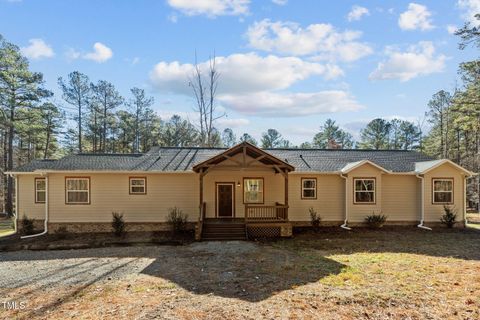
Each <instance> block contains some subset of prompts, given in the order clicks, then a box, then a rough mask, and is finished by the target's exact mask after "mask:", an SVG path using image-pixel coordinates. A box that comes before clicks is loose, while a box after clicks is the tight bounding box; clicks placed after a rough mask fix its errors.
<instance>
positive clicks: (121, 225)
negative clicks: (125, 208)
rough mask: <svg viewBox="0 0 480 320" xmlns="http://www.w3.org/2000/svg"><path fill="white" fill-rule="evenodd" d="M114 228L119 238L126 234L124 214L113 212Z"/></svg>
mask: <svg viewBox="0 0 480 320" xmlns="http://www.w3.org/2000/svg"><path fill="white" fill-rule="evenodd" d="M112 228H113V233H114V234H115V235H116V236H117V237H121V236H123V235H124V233H125V221H124V220H123V214H120V213H118V212H112Z"/></svg>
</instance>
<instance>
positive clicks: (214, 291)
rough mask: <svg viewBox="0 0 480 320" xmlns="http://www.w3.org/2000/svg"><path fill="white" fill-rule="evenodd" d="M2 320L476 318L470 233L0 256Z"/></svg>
mask: <svg viewBox="0 0 480 320" xmlns="http://www.w3.org/2000/svg"><path fill="white" fill-rule="evenodd" d="M1 258H2V259H1V261H0V274H1V278H0V301H24V302H26V308H25V309H23V310H0V318H9V319H10V318H15V317H16V318H19V319H50V318H61V319H69V318H81V319H111V318H116V319H133V318H135V319H158V318H161V319H319V318H326V319H331V318H335V319H425V318H430V319H440V318H446V319H449V318H461V319H478V318H480V312H479V310H480V298H479V297H480V232H478V231H474V230H446V229H442V230H440V229H439V230H434V231H433V232H428V231H424V230H419V229H415V228H404V229H386V230H381V231H369V230H359V229H354V230H353V231H352V232H346V231H338V230H336V229H332V230H325V231H324V232H321V233H318V234H309V233H307V234H302V235H299V236H297V237H295V238H294V239H289V240H278V241H269V242H263V243H253V242H242V241H233V242H200V243H193V244H190V245H185V246H176V247H172V246H150V247H126V248H118V247H117V248H99V249H87V250H68V251H18V252H7V253H1ZM1 307H2V305H0V308H1Z"/></svg>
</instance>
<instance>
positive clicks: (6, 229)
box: [0, 216, 14, 237]
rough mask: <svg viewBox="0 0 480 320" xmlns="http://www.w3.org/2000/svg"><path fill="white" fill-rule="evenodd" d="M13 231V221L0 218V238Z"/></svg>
mask: <svg viewBox="0 0 480 320" xmlns="http://www.w3.org/2000/svg"><path fill="white" fill-rule="evenodd" d="M13 231H14V226H13V221H12V220H11V219H10V218H8V219H7V218H4V217H3V216H2V217H1V218H0V237H3V236H7V235H9V234H11V233H13Z"/></svg>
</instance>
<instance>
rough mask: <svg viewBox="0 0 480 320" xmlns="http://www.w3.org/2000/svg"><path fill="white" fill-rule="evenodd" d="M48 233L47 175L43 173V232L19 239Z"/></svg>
mask: <svg viewBox="0 0 480 320" xmlns="http://www.w3.org/2000/svg"><path fill="white" fill-rule="evenodd" d="M47 233H48V175H47V174H46V175H45V220H44V226H43V232H40V233H37V234H32V235H28V236H22V237H20V239H28V238H34V237H39V236H43V235H46V234H47Z"/></svg>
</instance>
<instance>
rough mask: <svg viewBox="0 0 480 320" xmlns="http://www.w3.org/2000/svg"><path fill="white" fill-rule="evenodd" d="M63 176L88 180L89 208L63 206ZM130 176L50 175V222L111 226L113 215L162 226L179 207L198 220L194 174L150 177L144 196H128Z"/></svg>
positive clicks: (190, 218) (106, 174) (129, 220)
mask: <svg viewBox="0 0 480 320" xmlns="http://www.w3.org/2000/svg"><path fill="white" fill-rule="evenodd" d="M65 176H78V177H90V204H65ZM129 176H133V175H132V174H130V175H129V174H110V173H105V174H101V173H100V174H98V173H95V174H68V175H64V174H50V175H49V186H50V190H49V191H50V197H49V198H50V205H49V207H50V221H51V222H110V221H111V219H112V212H114V211H116V212H119V213H123V214H124V218H125V220H126V221H127V222H161V221H166V220H167V215H168V209H169V208H173V207H175V206H176V207H178V208H180V209H181V210H183V212H184V213H186V214H188V216H189V220H190V221H195V220H196V219H197V217H198V177H197V175H196V174H193V173H192V174H150V175H146V177H147V194H145V195H130V194H129ZM32 185H33V182H32Z"/></svg>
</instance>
